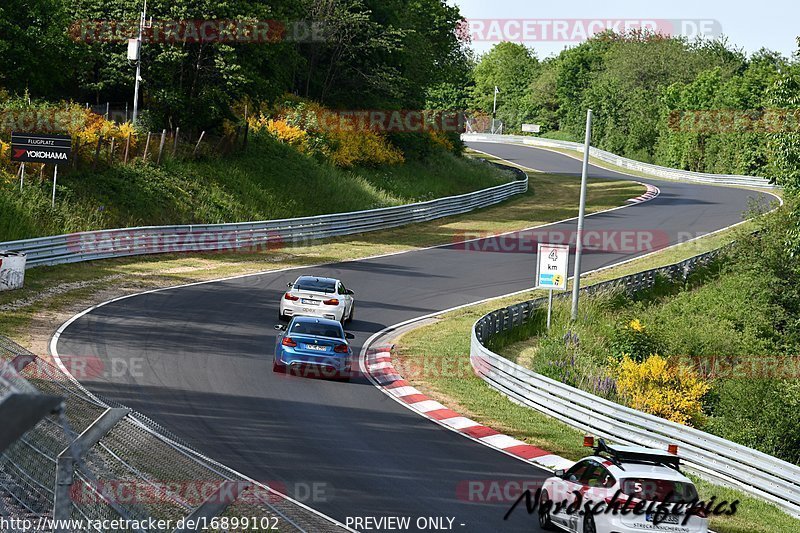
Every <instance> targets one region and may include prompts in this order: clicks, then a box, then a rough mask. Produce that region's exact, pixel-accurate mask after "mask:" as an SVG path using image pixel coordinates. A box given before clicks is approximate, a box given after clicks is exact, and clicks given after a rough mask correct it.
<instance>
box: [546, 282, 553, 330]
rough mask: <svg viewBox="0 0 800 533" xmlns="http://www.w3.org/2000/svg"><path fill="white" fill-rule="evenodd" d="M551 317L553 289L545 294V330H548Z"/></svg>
mask: <svg viewBox="0 0 800 533" xmlns="http://www.w3.org/2000/svg"><path fill="white" fill-rule="evenodd" d="M552 319H553V289H550V291H549V294H548V295H547V331H550V322H551V321H552Z"/></svg>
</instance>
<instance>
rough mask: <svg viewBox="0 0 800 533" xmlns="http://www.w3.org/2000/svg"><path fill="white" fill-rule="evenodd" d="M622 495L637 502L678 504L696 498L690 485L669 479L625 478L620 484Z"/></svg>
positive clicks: (694, 491) (692, 486) (695, 493)
mask: <svg viewBox="0 0 800 533" xmlns="http://www.w3.org/2000/svg"><path fill="white" fill-rule="evenodd" d="M620 488H621V489H622V493H623V494H625V495H627V496H631V497H633V498H637V499H639V500H647V501H656V502H666V503H678V502H690V501H692V500H694V499H696V498H697V490H696V489H695V488H694V485H692V484H691V483H686V482H684V481H672V480H670V479H648V478H627V479H623V480H622V481H621V482H620Z"/></svg>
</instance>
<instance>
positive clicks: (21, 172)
mask: <svg viewBox="0 0 800 533" xmlns="http://www.w3.org/2000/svg"><path fill="white" fill-rule="evenodd" d="M23 185H25V163H20V166H19V192H22V186H23Z"/></svg>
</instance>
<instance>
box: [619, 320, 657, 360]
mask: <svg viewBox="0 0 800 533" xmlns="http://www.w3.org/2000/svg"><path fill="white" fill-rule="evenodd" d="M611 351H612V352H613V354H614V355H615V356H616V357H617V358H618V359H622V358H623V357H624V356H626V355H627V356H628V357H630V358H631V359H633V360H634V361H636V362H637V363H641V362H642V361H644V360H645V359H646V358H647V357H648V356H651V355H653V354H656V353H659V352H660V351H661V346H660V343H659V342H658V339H657V338H656V337H655V336H654V335H653V334H652V333H650V332H649V331H648V330H647V328H645V325H644V324H642V322H641V320H639V319H638V318H633V319H630V320H623V321H622V322H621V323H620V324H618V325H617V327H616V329H615V330H614V334H613V336H612V338H611Z"/></svg>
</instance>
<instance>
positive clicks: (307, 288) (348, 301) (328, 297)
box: [278, 276, 355, 324]
mask: <svg viewBox="0 0 800 533" xmlns="http://www.w3.org/2000/svg"><path fill="white" fill-rule="evenodd" d="M288 287H289V290H288V291H287V292H286V293H285V294H284V295H283V297H282V298H281V304H280V311H279V315H278V316H279V318H280V319H282V320H288V319H290V318H292V317H293V316H315V317H320V318H327V319H329V320H336V321H338V322H341V323H342V324H344V323H345V322H349V321H351V320H353V312H354V307H355V301H354V299H353V291H351V290H350V289H347V288H346V287H345V286H344V284H343V283H342V282H341V281H339V280H338V279H333V278H321V277H316V276H300V277H299V278H297V280H296V281H295V282H294V283H289V284H288Z"/></svg>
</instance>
